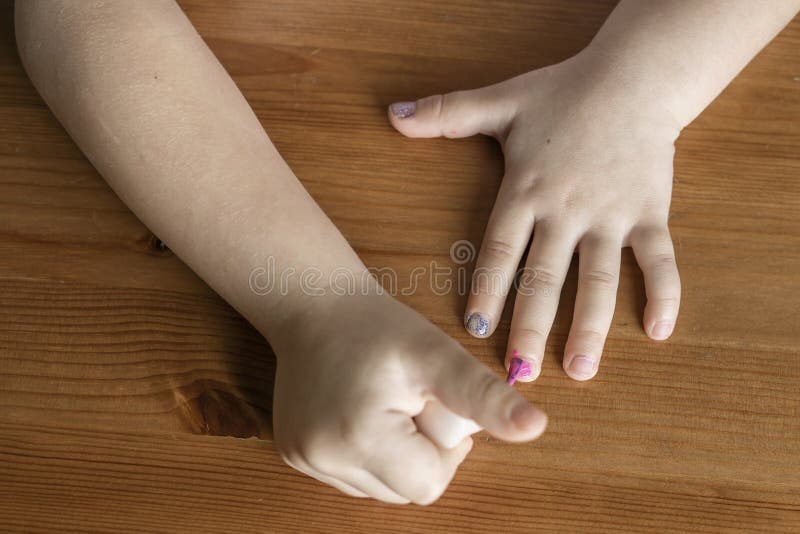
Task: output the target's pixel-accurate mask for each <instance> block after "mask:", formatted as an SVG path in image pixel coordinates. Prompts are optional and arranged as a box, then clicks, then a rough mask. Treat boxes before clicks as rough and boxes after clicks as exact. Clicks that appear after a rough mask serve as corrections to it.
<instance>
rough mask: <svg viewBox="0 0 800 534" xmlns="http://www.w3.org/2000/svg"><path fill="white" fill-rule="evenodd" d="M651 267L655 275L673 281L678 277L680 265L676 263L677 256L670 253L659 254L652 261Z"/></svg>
mask: <svg viewBox="0 0 800 534" xmlns="http://www.w3.org/2000/svg"><path fill="white" fill-rule="evenodd" d="M650 269H651V270H652V272H653V275H654V276H655V277H656V278H658V279H661V280H669V281H671V282H673V281H675V282H676V281H677V279H678V265H677V264H676V263H675V256H673V255H672V254H669V253H662V254H657V255H656V256H654V257H653V259H652V260H651V261H650Z"/></svg>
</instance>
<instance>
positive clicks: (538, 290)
mask: <svg viewBox="0 0 800 534" xmlns="http://www.w3.org/2000/svg"><path fill="white" fill-rule="evenodd" d="M517 290H518V291H519V292H520V293H521V294H522V295H528V296H532V295H536V296H542V297H551V296H553V295H557V294H558V293H560V291H561V277H560V276H558V275H557V274H556V273H555V271H553V270H551V269H549V268H547V267H543V266H533V267H531V268H526V269H524V270H523V272H522V273H521V275H520V278H519V287H518V288H517Z"/></svg>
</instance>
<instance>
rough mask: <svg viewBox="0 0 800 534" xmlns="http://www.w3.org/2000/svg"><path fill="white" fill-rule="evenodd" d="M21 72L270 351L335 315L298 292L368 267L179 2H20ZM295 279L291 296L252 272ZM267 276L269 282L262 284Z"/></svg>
mask: <svg viewBox="0 0 800 534" xmlns="http://www.w3.org/2000/svg"><path fill="white" fill-rule="evenodd" d="M16 9H17V13H16V22H17V24H16V28H17V39H18V44H19V50H20V54H21V56H22V58H23V61H24V64H25V67H26V69H27V71H28V73H29V75H30V77H31V79H32V80H33V82H34V84H35V85H36V87H37V89H38V90H39V92H40V93H41V94H42V96H43V97H44V99H45V101H46V102H47V103H48V105H49V106H50V107H51V108H52V110H53V112H54V113H55V114H56V116H57V117H58V118H59V120H60V121H61V123H62V124H63V125H64V127H65V128H66V129H67V131H68V132H69V133H70V135H71V136H72V138H73V139H74V140H75V141H76V142H77V144H78V145H79V146H80V148H81V149H82V150H83V151H84V153H85V154H86V155H87V156H88V157H89V159H90V160H91V161H92V163H93V164H94V165H95V167H96V168H97V170H98V171H99V172H100V173H101V174H102V175H103V176H104V177H105V179H106V180H107V181H108V183H109V184H110V185H111V186H112V187H113V189H114V190H115V191H116V193H117V194H118V195H119V196H120V197H121V198H122V199H123V201H124V202H125V203H126V204H127V205H128V206H129V207H130V208H131V209H132V210H133V211H134V212H135V213H136V214H137V215H138V217H139V218H140V219H141V220H142V221H144V223H145V224H147V225H148V226H149V227H150V228H151V229H152V230H153V231H154V232H156V233H157V234H158V235H159V237H160V238H161V239H163V240H164V241H165V242H166V243H167V244H168V245H169V247H170V248H171V249H172V250H174V251H175V252H176V253H177V254H178V256H180V257H181V258H182V259H183V260H184V261H185V262H186V263H187V264H188V265H189V266H190V267H191V268H192V269H193V270H194V271H195V272H197V273H198V274H199V275H200V276H201V277H202V278H203V279H204V280H205V281H206V282H208V283H209V284H210V285H211V286H212V287H213V288H214V289H215V290H216V291H217V292H219V293H220V294H221V295H222V296H223V297H224V298H225V299H226V300H228V302H230V303H231V304H232V305H234V306H235V307H236V308H237V309H238V310H239V311H240V312H241V313H242V314H243V315H245V316H246V317H247V318H248V319H249V320H250V321H251V322H253V323H254V324H255V325H256V326H257V327H259V329H261V330H262V332H263V333H264V334H265V335H267V337H268V338H270V341H273V342H274V339H272V338H273V336H271V335H270V334H271V333H272V332H273V331H277V330H283V329H284V327H285V326H286V325H285V322H286V321H287V320H289V319H287V318H291V317H295V316H297V315H304V316H305V315H307V314H310V313H313V311H314V308H315V307H323V306H327V305H329V301H328V299H320V298H315V299H310V298H306V297H305V296H304V295H303V292H302V291H301V290H300V287H298V283H297V282H298V276H299V273H300V272H301V271H302V270H303V269H304V268H306V267H311V266H313V267H315V268H317V269H319V271H317V273H321V275H322V279H321V280H319V281H314V282H315V283H317V285H322V284H323V282H324V281H325V279H326V278H325V275H327V274H329V273H330V272H331V271H332V270H333V269H335V268H337V267H342V268H346V269H349V270H351V271H352V272H353V273H355V274H356V275H361V274H363V269H364V267H363V264H362V263H361V262H360V260H359V259H358V258H357V256H356V255H355V253H354V252H353V251H352V249H351V248H350V247H349V246H348V245H347V243H346V241H345V240H344V238H343V237H342V236H341V234H340V233H339V232H338V231H337V230H336V228H335V227H334V226H333V225H332V223H331V222H330V221H329V220H328V218H327V217H326V216H325V214H324V213H323V212H322V211H321V210H320V209H319V207H318V206H317V205H316V204H315V202H314V201H313V200H312V199H311V197H310V196H309V195H308V194H307V192H306V191H305V190H304V189H303V187H302V185H301V184H300V183H299V182H298V180H297V179H296V178H295V176H294V175H293V173H292V171H291V170H290V169H289V168H288V167H287V165H286V164H285V162H284V161H283V159H282V158H281V157H280V155H279V154H278V152H277V151H276V150H275V148H274V146H273V145H272V143H271V142H270V140H269V139H268V137H267V136H266V134H265V133H264V131H263V129H262V127H261V124H260V123H259V121H258V119H257V118H256V117H255V115H254V114H253V112H252V111H251V109H250V107H249V106H248V104H247V102H246V101H245V99H244V98H243V97H242V95H241V94H240V92H239V91H238V89H237V88H236V85H235V84H234V83H233V81H232V80H231V79H230V77H229V76H228V74H227V73H226V72H225V70H224V69H223V68H222V66H220V64H219V63H218V62H217V60H216V58H215V57H214V55H213V54H212V53H211V52H210V50H209V49H208V48H207V47H206V45H205V44H204V43H203V41H202V39H201V38H200V37H199V36H198V35H197V33H196V32H195V30H194V28H193V27H192V25H191V24H190V23H189V21H188V20H187V19H186V17H185V16H184V15H183V13H182V12H181V10H180V8H179V7H178V6H177V5H176V4H175V3H173V2H172V1H166V2H116V3H109V4H107V5H106V4H101V5H100V6H99V7H97V6H96V3H87V2H74V3H73V2H35V1H32V2H20V3H17V8H16ZM269 256H271V257H273V258H274V259H275V264H274V265H275V269H274V271H273V272H275V273H278V272H281V271H283V270H285V269H294V270H295V274H294V276H293V277H291V278H289V282H290V283H289V287H288V291H287V292H286V295H281V294H280V293H281V291H280V287H279V282H280V281H278V284H276V287H275V289H274V291H272V292H270V293H269V294H267V295H263V294H261V295H258V294H256V292H254V291H252V290H251V287H250V284H249V277H250V276H251V273H252V272H253V269H256V268H259V267H262V268H266V267H267V265H268V262H267V258H268V257H269ZM263 281H264V280H263V279H262V280H261V282H263Z"/></svg>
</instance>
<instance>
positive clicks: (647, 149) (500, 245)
mask: <svg viewBox="0 0 800 534" xmlns="http://www.w3.org/2000/svg"><path fill="white" fill-rule="evenodd" d="M798 9H800V2H798V1H797V0H774V1H771V2H767V3H763V2H752V1H750V0H703V1H701V2H687V1H685V0H659V1H655V0H623V1H622V2H620V4H619V5H618V6H617V7H616V9H614V12H613V13H612V14H611V16H610V17H609V18H608V20H607V21H606V22H605V24H604V25H603V27H602V28H601V30H600V31H599V32H598V34H597V36H596V37H595V38H594V40H593V41H592V43H591V44H590V45H589V46H588V47H587V48H586V49H584V50H583V51H581V52H580V53H579V54H577V55H575V56H573V57H572V58H570V59H568V60H567V61H564V62H562V63H559V64H557V65H552V66H549V67H545V68H542V69H539V70H535V71H532V72H528V73H527V74H523V75H521V76H518V77H516V78H513V79H510V80H507V81H505V82H501V83H498V84H496V85H492V86H489V87H485V88H482V89H476V90H471V91H460V92H455V93H450V94H447V95H444V96H442V95H436V96H431V97H427V98H423V99H421V100H418V101H417V102H415V103H399V104H396V105H394V106H393V107H391V108H390V111H389V119H390V121H391V122H392V125H393V126H394V127H395V128H397V130H399V131H400V132H401V133H403V134H404V135H407V136H409V137H438V136H446V137H466V136H470V135H475V134H478V133H481V134H485V135H490V136H493V137H495V138H496V139H497V140H498V141H499V142H500V144H501V145H502V147H503V152H504V154H505V167H506V171H505V177H504V179H503V182H502V185H501V187H500V191H499V193H498V196H497V199H496V201H495V205H494V209H493V211H492V215H491V217H490V219H489V222H488V225H487V227H486V231H485V234H484V238H483V244H482V246H481V250H480V253H479V255H478V259H477V262H476V272H490V273H495V274H496V275H495V276H476V277H474V284H473V288H472V292H471V296H470V298H469V302H468V304H467V308H466V313H465V317H466V318H470V317H472V321H469V320H467V323H466V326H467V330H468V331H470V332H471V333H472V334H473V335H476V336H477V337H487V336H489V335H491V334H492V332H493V331H494V329H495V328H496V327H497V323H498V320H499V318H500V315H501V312H502V310H503V306H504V304H505V301H506V299H507V298H508V295H509V288H510V286H511V284H512V281H513V277H514V273H515V271H516V270H517V268H518V266H519V263H520V260H521V258H522V257H523V254H524V253H525V252H526V250H527V252H528V257H527V260H526V264H525V266H524V267H525V268H526V269H525V271H524V272H523V276H522V277H521V278H520V287H521V288H522V289H524V290H525V291H520V292H519V293H518V295H517V297H516V300H515V302H514V310H513V317H512V321H511V331H510V333H509V340H508V346H507V349H506V356H505V364H506V368H508V366H509V362H510V360H511V358H512V357H514V353H515V352H516V353H517V357H521V358H523V359H525V360H527V361H528V362H529V363H530V365H531V370H532V372H531V374H530V376H528V377H522V378H520V381H532V380H535V379H536V377H537V376H538V375H539V373H540V371H541V362H542V357H543V355H544V352H545V342H546V340H547V336H548V334H549V333H550V329H551V327H552V324H553V320H554V318H555V314H556V309H557V307H558V301H559V295H560V293H561V289H562V284H563V283H564V279H565V277H566V274H567V270H568V267H569V265H570V260H571V258H572V255H573V253H574V252H578V254H579V268H578V271H579V273H578V293H577V297H576V302H575V311H574V315H573V319H572V326H571V328H570V332H569V337H568V340H567V343H566V346H565V352H564V355H563V366H564V370H565V371H566V373H567V374H568V375H569V376H570V377H572V378H574V379H576V380H588V379H591V378H593V377H594V376H595V375H596V374H597V372H598V366H599V363H600V358H601V356H602V353H603V345H604V343H605V340H606V337H607V335H608V331H609V327H610V326H611V320H612V316H613V314H614V306H615V303H616V293H617V284H618V280H619V267H620V251H621V249H622V248H623V247H632V249H633V252H634V254H635V256H636V260H637V261H638V263H639V266H640V267H641V269H642V273H643V274H644V283H645V289H646V293H647V304H646V306H645V309H644V317H643V326H644V330H645V332H646V333H647V335H648V336H650V338H652V339H654V340H659V341H660V340H665V339H667V338H668V337H669V336H670V335H671V334H672V332H673V329H674V327H675V322H676V320H677V317H678V308H679V306H680V297H681V284H680V279H679V276H678V269H677V265H676V261H675V253H674V250H673V245H672V240H671V238H670V233H669V228H668V225H667V219H668V215H669V205H670V196H671V189H672V160H673V154H674V142H675V139H676V138H677V137H678V135H679V134H680V132H681V130H682V129H683V128H684V127H685V126H687V125H688V124H689V123H690V122H691V121H692V120H693V119H694V118H695V117H696V116H697V115H698V114H700V112H701V111H702V110H703V109H704V108H705V107H706V106H707V105H708V104H709V103H710V102H711V101H712V100H713V99H714V98H715V97H716V96H717V95H718V94H719V93H720V92H721V91H722V90H723V89H724V88H725V86H726V85H727V84H728V83H729V82H730V81H731V80H732V79H733V78H734V77H735V76H736V74H738V72H739V71H740V70H741V69H742V68H743V67H744V66H745V65H746V64H747V63H748V62H749V61H750V59H752V57H753V56H754V55H755V54H756V53H757V52H758V51H759V50H760V49H761V48H762V47H763V46H764V45H766V44H767V43H768V42H769V41H770V40H771V39H772V38H773V37H774V36H775V35H776V34H777V33H778V32H779V31H780V30H781V28H783V27H784V26H785V25H786V24H787V23H788V22H789V21H790V20H791V19H792V17H793V16H794V15H795V14H796V13H797V11H798ZM392 110H394V111H395V112H397V113H393V112H392ZM531 236H533V239H532V242H531V244H530V247H529V246H528V242H529V241H530V240H531ZM523 293H524V294H523ZM476 317H482V318H484V320H483V321H478V320H476V319H475V318H476ZM484 325H485V326H484ZM481 327H482V328H481Z"/></svg>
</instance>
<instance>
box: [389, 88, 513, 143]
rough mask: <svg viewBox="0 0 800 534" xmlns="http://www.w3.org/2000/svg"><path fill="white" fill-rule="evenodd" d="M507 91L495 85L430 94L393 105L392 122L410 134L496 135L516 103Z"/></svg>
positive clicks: (511, 115) (390, 113) (509, 116)
mask: <svg viewBox="0 0 800 534" xmlns="http://www.w3.org/2000/svg"><path fill="white" fill-rule="evenodd" d="M505 94H506V92H505V91H501V90H500V89H499V86H498V85H491V86H489V87H483V88H481V89H473V90H471V91H456V92H455V93H448V94H446V95H434V96H428V97H425V98H423V99H421V100H417V101H416V102H395V103H394V104H392V105H390V106H389V111H388V115H389V122H391V123H392V126H394V127H395V129H396V130H397V131H398V132H400V133H401V134H403V135H405V136H406V137H440V136H444V137H468V136H470V135H475V134H478V133H482V134H484V135H491V136H496V135H497V133H498V132H499V131H501V130H503V129H504V128H505V126H506V125H507V124H508V123H509V122H510V121H511V118H512V117H513V114H514V107H513V103H512V101H511V99H509V98H504V97H503V95H505Z"/></svg>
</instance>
